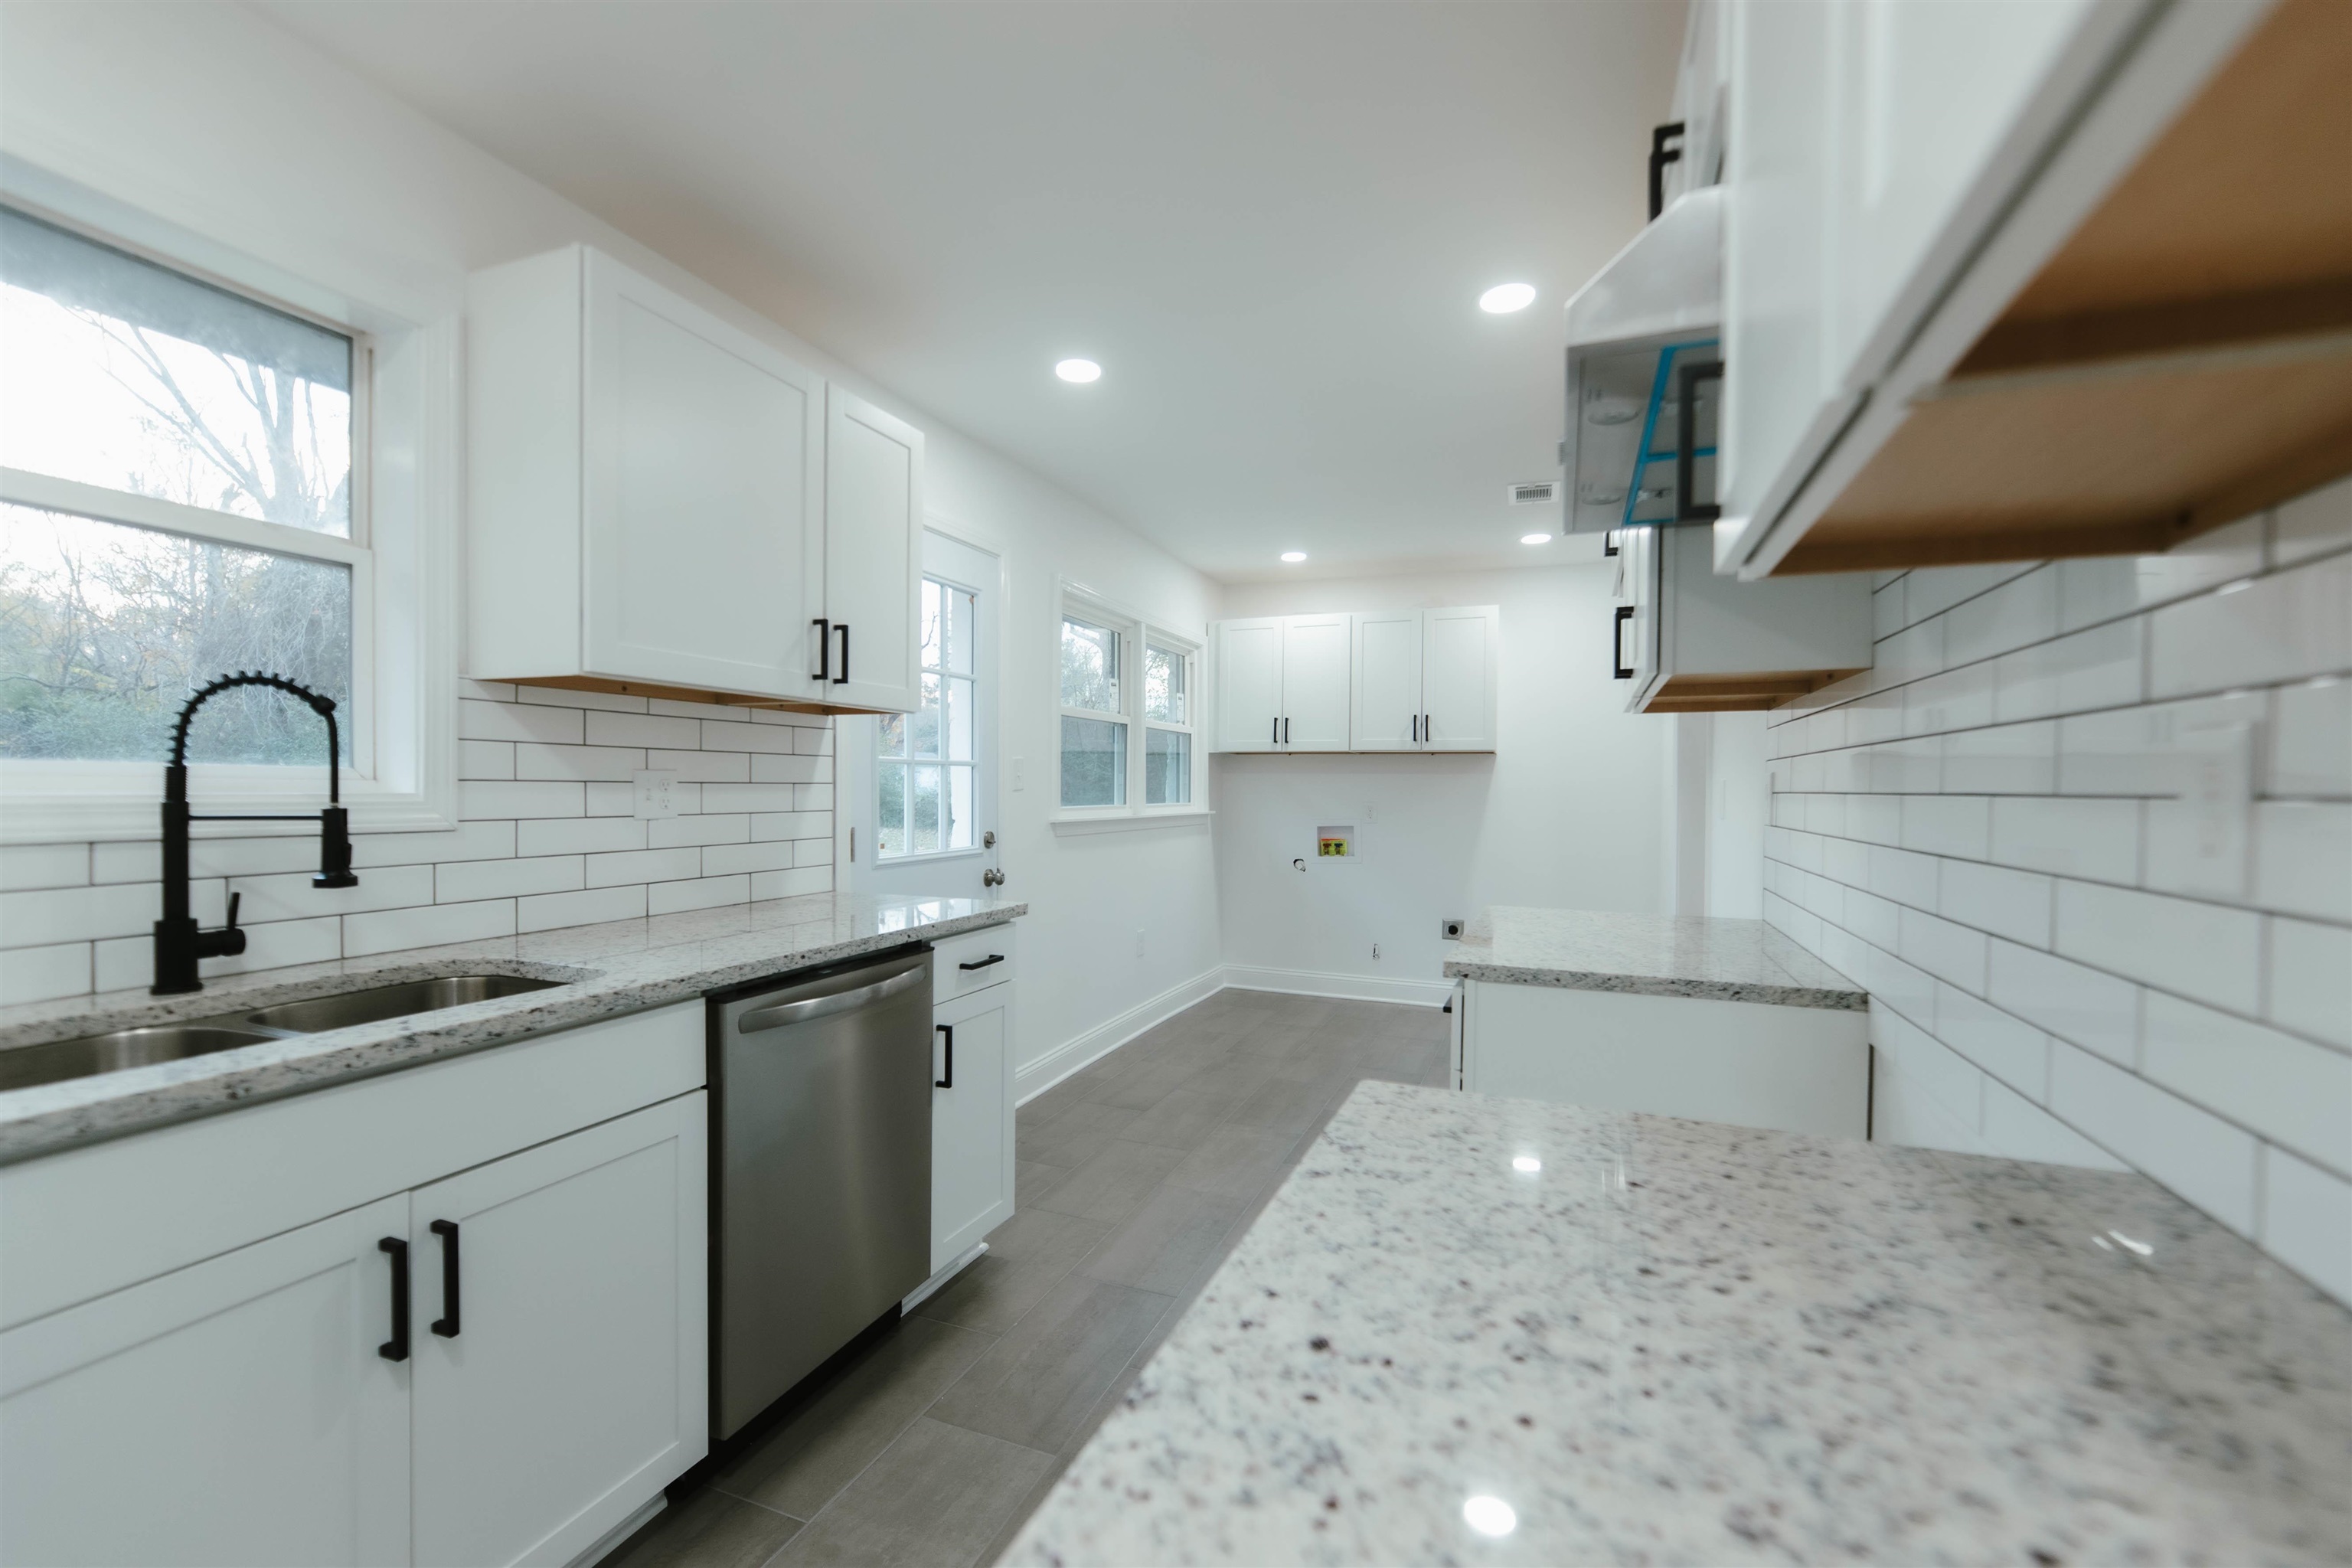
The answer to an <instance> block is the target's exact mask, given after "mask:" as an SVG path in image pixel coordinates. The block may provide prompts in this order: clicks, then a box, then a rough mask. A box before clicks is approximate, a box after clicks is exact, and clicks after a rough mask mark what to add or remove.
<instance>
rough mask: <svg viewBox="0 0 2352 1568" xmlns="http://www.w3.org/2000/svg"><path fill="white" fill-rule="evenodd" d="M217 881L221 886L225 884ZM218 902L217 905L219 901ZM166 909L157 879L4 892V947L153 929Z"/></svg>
mask: <svg viewBox="0 0 2352 1568" xmlns="http://www.w3.org/2000/svg"><path fill="white" fill-rule="evenodd" d="M212 886H213V888H214V889H215V891H217V889H218V887H219V884H218V883H214V884H212ZM214 902H215V909H217V908H218V904H219V900H217V899H215V900H214ZM162 918H163V894H162V893H161V892H160V891H159V890H158V889H157V888H156V885H155V884H154V883H152V882H123V883H116V884H113V885H110V886H100V887H84V888H43V889H32V890H27V891H25V892H21V893H0V948H8V947H54V946H56V945H57V944H58V943H59V942H89V941H90V940H91V939H93V938H95V937H102V936H132V935H135V934H137V933H139V932H142V931H147V930H149V929H150V928H151V927H152V926H153V925H154V923H155V921H158V920H160V919H162ZM215 918H217V916H215Z"/></svg>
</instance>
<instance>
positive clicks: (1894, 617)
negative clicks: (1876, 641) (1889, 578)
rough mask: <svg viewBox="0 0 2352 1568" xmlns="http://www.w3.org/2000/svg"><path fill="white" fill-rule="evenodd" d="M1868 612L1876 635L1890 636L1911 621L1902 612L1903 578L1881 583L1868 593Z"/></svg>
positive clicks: (1873, 633)
mask: <svg viewBox="0 0 2352 1568" xmlns="http://www.w3.org/2000/svg"><path fill="white" fill-rule="evenodd" d="M1870 614H1871V618H1872V621H1873V623H1874V630H1873V631H1872V633H1871V635H1872V636H1873V637H1893V636H1894V635H1895V633H1896V632H1899V631H1901V630H1902V629H1903V628H1904V627H1905V626H1909V625H1910V624H1911V623H1910V621H1909V620H1908V619H1906V617H1905V616H1904V614H1903V579H1902V578H1900V577H1897V578H1896V579H1895V581H1894V582H1892V583H1885V584H1880V585H1879V586H1878V587H1877V588H1875V589H1874V590H1873V591H1872V593H1871V595H1870Z"/></svg>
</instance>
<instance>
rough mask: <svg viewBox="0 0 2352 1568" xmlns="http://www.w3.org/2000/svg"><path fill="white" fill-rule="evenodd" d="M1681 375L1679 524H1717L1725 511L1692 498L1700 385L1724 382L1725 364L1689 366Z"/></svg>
mask: <svg viewBox="0 0 2352 1568" xmlns="http://www.w3.org/2000/svg"><path fill="white" fill-rule="evenodd" d="M1677 374H1678V376H1679V379H1680V382H1681V386H1680V388H1679V399H1678V401H1679V403H1680V405H1681V409H1682V416H1681V418H1680V419H1679V420H1678V421H1677V422H1676V423H1678V424H1679V425H1680V426H1682V427H1681V428H1680V429H1679V430H1676V431H1675V521H1676V522H1713V521H1715V520H1716V519H1717V518H1719V517H1721V516H1722V515H1723V508H1722V507H1721V506H1719V505H1717V503H1716V502H1714V501H1704V502H1701V501H1695V500H1691V497H1692V495H1693V494H1695V493H1696V487H1697V483H1698V480H1697V478H1696V476H1697V473H1698V458H1699V447H1698V384H1699V383H1700V382H1703V381H1721V380H1722V379H1723V362H1722V361H1721V360H1709V361H1707V362H1706V363H1704V364H1686V365H1684V366H1683V367H1682V368H1681V370H1680V371H1679V372H1678V373H1677Z"/></svg>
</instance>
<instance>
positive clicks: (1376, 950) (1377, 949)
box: [1372, 942, 1381, 958]
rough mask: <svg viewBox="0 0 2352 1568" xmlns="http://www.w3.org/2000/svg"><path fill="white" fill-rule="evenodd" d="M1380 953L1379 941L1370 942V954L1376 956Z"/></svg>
mask: <svg viewBox="0 0 2352 1568" xmlns="http://www.w3.org/2000/svg"><path fill="white" fill-rule="evenodd" d="M1380 955H1381V944H1380V943H1379V942H1374V943H1372V956H1373V957H1374V958H1378V957H1379V956H1380Z"/></svg>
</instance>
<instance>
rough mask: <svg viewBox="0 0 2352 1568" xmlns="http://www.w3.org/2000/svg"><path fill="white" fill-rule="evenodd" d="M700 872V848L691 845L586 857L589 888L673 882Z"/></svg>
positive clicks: (697, 874) (697, 875)
mask: <svg viewBox="0 0 2352 1568" xmlns="http://www.w3.org/2000/svg"><path fill="white" fill-rule="evenodd" d="M700 875H702V851H701V850H699V849H697V848H695V847H692V846H690V845H689V846H685V847H679V848H676V849H637V850H631V851H625V852H623V853H621V854H618V855H591V856H589V857H588V886H590V887H592V888H612V887H617V886H619V885H620V884H622V883H624V882H675V881H677V880H679V879H682V878H686V877H699V876H700Z"/></svg>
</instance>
